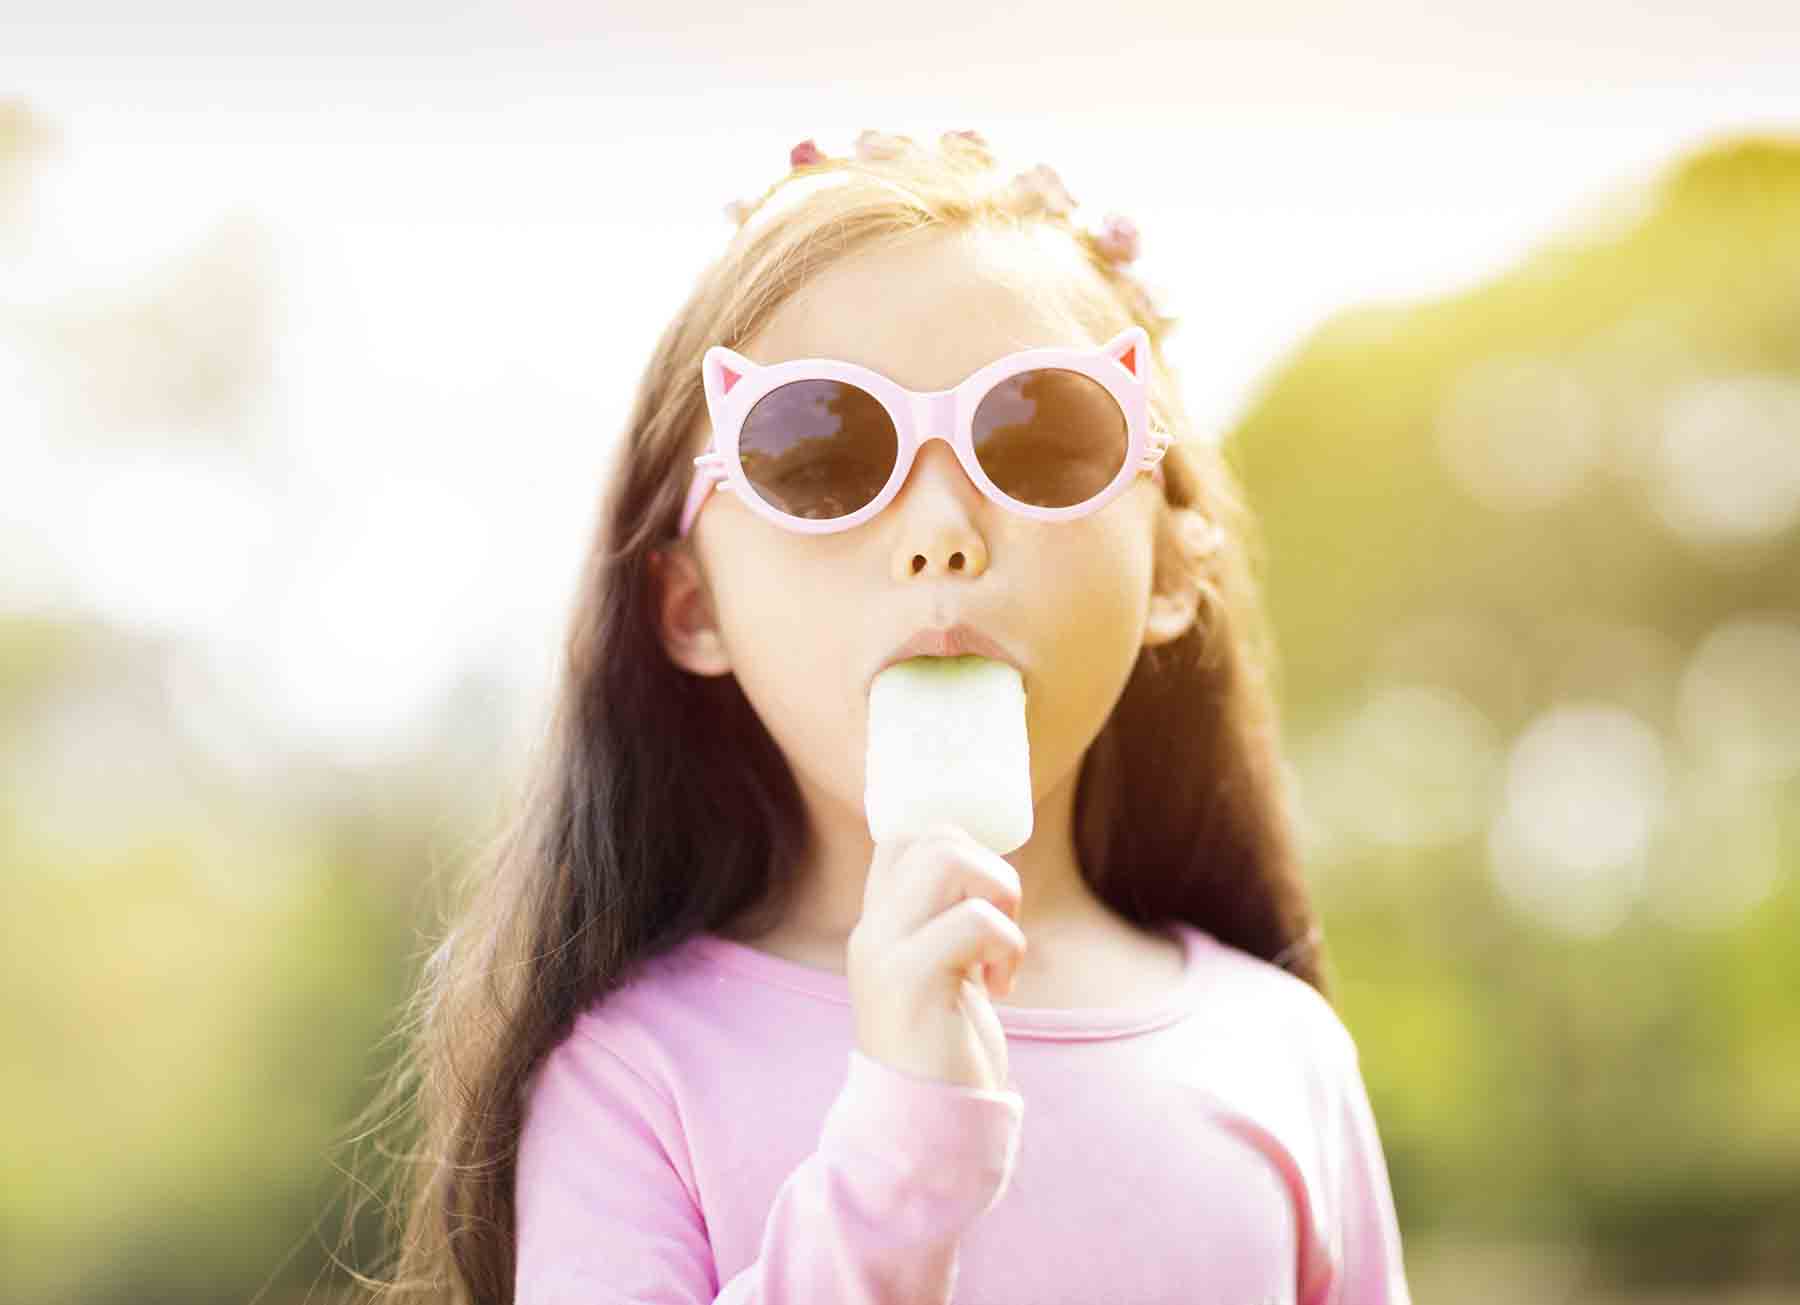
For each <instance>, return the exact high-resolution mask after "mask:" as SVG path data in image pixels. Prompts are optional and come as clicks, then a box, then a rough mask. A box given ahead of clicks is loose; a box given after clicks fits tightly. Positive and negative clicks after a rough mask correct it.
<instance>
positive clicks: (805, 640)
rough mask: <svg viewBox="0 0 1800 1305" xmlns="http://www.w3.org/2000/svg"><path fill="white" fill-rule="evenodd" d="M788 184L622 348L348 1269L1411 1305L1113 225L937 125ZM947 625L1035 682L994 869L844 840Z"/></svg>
mask: <svg viewBox="0 0 1800 1305" xmlns="http://www.w3.org/2000/svg"><path fill="white" fill-rule="evenodd" d="M789 161H790V173H789V176H787V177H785V178H783V179H782V180H781V181H778V182H777V183H776V184H775V185H773V186H771V187H770V188H769V190H768V191H767V192H765V194H764V195H763V197H762V199H761V200H760V201H759V202H758V203H756V204H754V205H741V204H738V205H733V206H732V207H731V210H730V211H731V212H732V214H733V216H735V217H736V218H737V219H738V221H739V223H740V229H739V231H738V233H737V236H736V238H735V239H734V240H733V241H732V243H731V244H730V246H729V247H728V248H727V249H726V251H725V253H724V255H723V257H722V258H721V259H719V260H718V261H717V262H716V263H714V264H713V265H712V266H710V267H708V268H707V269H706V270H705V271H704V273H703V274H702V276H701V278H700V281H699V283H698V285H697V286H696V287H695V289H694V292H693V294H692V295H691V296H690V298H689V300H688V302H687V303H686V304H685V305H684V306H683V307H682V309H681V311H680V312H679V313H678V314H677V315H676V316H675V318H674V320H673V321H672V322H671V323H670V325H669V326H668V327H667V329H666V330H665V331H664V333H663V335H662V337H661V339H660V340H659V342H658V344H657V346H656V349H655V352H654V353H653V355H652V356H651V358H650V362H649V366H648V369H647V371H646V373H645V376H644V378H643V381H642V384H641V386H640V388H639V391H638V395H637V399H636V403H635V406H634V408H633V410H632V413H631V418H630V424H629V427H628V429H627V431H626V433H625V439H624V440H623V442H622V444H621V446H620V455H619V462H618V464H617V467H616V472H615V474H614V476H613V478H612V479H611V481H610V482H609V485H608V488H607V492H606V497H605V500H604V503H603V511H602V514H601V519H600V523H599V530H598V533H597V536H596V539H595V542H594V545H593V548H592V551H591V554H590V556H589V559H588V563H587V567H586V573H585V576H584V580H583V583H582V585H581V588H580V603H579V606H578V608H577V610H576V612H575V616H574V622H573V628H572V630H571V632H570V634H569V639H568V645H567V657H568V662H567V673H566V676H565V678H564V680H563V682H562V685H561V692H560V695H559V698H558V700H557V707H556V712H555V716H554V721H553V726H552V737H551V739H550V741H549V745H548V749H547V751H546V752H545V753H544V755H543V756H542V758H541V763H540V765H539V767H538V769H537V771H536V772H535V778H534V783H533V784H532V786H531V787H530V788H529V789H528V792H527V796H526V800H525V801H524V802H523V804H522V806H521V809H520V814H519V817H518V820H517V823H516V825H515V827H514V828H513V829H512V830H511V832H510V833H509V834H508V836H507V837H506V839H505V840H504V842H503V843H502V845H501V846H500V847H499V849H498V853H497V855H496V856H495V857H494V858H493V861H492V866H491V869H489V870H488V872H487V873H485V874H484V875H483V876H482V877H481V878H480V879H479V880H477V881H476V892H475V895H474V897H473V899H472V902H471V904H470V905H469V907H468V908H467V910H466V913H465V914H464V916H463V917H462V919H461V920H460V921H458V923H457V924H456V926H455V927H454V928H453V929H452V930H451V931H450V932H449V935H448V937H447V938H446V939H445V941H444V942H443V945H442V946H440V947H439V948H438V950H437V952H436V953H435V955H434V956H433V958H432V963H431V964H430V965H429V966H428V967H427V971H426V975H425V979H424V982H423V984H422V985H421V987H420V989H419V991H418V993H417V994H416V997H415V1004H414V1007H413V1012H412V1014H413V1018H412V1020H411V1021H409V1022H410V1023H411V1024H412V1025H413V1026H414V1027H413V1028H412V1030H411V1032H412V1034H413V1045H412V1048H411V1055H410V1056H409V1058H408V1059H407V1060H406V1061H403V1062H402V1066H401V1071H402V1072H401V1073H400V1075H399V1076H397V1078H396V1080H395V1081H394V1082H393V1083H392V1084H391V1085H390V1096H392V1097H398V1096H399V1095H401V1094H402V1093H408V1094H410V1093H413V1092H416V1099H412V1100H409V1101H407V1102H405V1103H403V1104H405V1105H408V1106H410V1107H411V1108H412V1109H413V1110H415V1111H416V1117H417V1120H418V1121H419V1122H420V1123H421V1124H422V1126H423V1130H424V1136H423V1144H422V1145H421V1146H420V1147H418V1148H417V1149H416V1150H414V1151H412V1152H411V1153H410V1154H406V1155H403V1156H402V1157H401V1159H402V1160H404V1161H405V1162H407V1163H408V1164H409V1165H410V1171H409V1177H410V1185H411V1200H410V1202H409V1205H408V1207H407V1211H406V1217H405V1220H404V1223H403V1224H397V1225H396V1228H395V1232H396V1234H397V1236H396V1243H397V1246H398V1273H397V1274H396V1276H395V1277H394V1279H392V1280H391V1281H387V1282H384V1283H378V1282H376V1281H374V1280H371V1279H366V1278H365V1279H362V1281H363V1282H365V1283H367V1284H368V1285H370V1286H371V1287H376V1288H378V1289H381V1290H382V1291H383V1292H385V1294H386V1295H387V1296H390V1297H393V1296H404V1297H408V1298H416V1299H429V1300H441V1301H451V1300H456V1301H480V1302H505V1301H514V1300H516V1301H518V1302H519V1303H520V1305H562V1303H567V1305H577V1303H580V1305H615V1303H622V1302H628V1301H629V1302H643V1303H645V1305H648V1303H650V1302H661V1303H666V1305H676V1303H677V1302H680V1303H681V1305H698V1303H699V1302H707V1301H715V1300H717V1301H730V1302H746V1303H747V1302H760V1303H762V1305H798V1303H800V1302H808V1303H811V1302H818V1303H820V1305H849V1303H853V1302H884V1303H887V1302H891V1303H893V1305H901V1303H905V1305H915V1303H919V1302H945V1301H951V1300H956V1301H965V1302H971V1303H972V1305H1011V1303H1013V1302H1018V1303H1020V1305H1025V1303H1027V1302H1028V1303H1030V1305H1049V1303H1050V1302H1059V1301H1071V1302H1088V1303H1092V1302H1119V1303H1121V1305H1147V1303H1149V1302H1160V1301H1170V1302H1173V1301H1182V1302H1192V1301H1208V1302H1220V1303H1221V1305H1253V1303H1261V1302H1283V1303H1289V1305H1319V1303H1321V1302H1341V1303H1343V1305H1351V1303H1354V1305H1374V1303H1376V1302H1407V1301H1408V1299H1409V1298H1408V1292H1407V1286H1406V1281H1405V1275H1404V1271H1403V1266H1402V1261H1401V1247H1400V1240H1399V1233H1398V1228H1397V1224H1396V1219H1395V1213H1394V1206H1393V1202H1392V1197H1391V1193H1390V1190H1389V1186H1388V1177H1387V1171H1386V1166H1385V1162H1384V1159H1383V1156H1382V1152H1381V1147H1380V1143H1379V1140H1378V1137H1377V1132H1376V1127H1375V1122H1374V1120H1373V1118H1372V1116H1371V1113H1370V1108H1369V1102H1368V1099H1367V1097H1366V1095H1365V1092H1364V1088H1363V1083H1362V1079H1361V1076H1360V1072H1359V1069H1358V1065H1357V1055H1356V1047H1355V1044H1354V1042H1353V1041H1352V1039H1351V1037H1350V1035H1349V1033H1348V1031H1347V1030H1346V1029H1345V1027H1344V1025H1343V1024H1342V1023H1341V1022H1340V1021H1339V1019H1338V1017H1337V1015H1336V1014H1335V1012H1334V1010H1333V1008H1332V1006H1331V1005H1330V1003H1329V1000H1328V996H1329V994H1328V993H1327V989H1326V983H1325V978H1324V973H1323V969H1324V966H1323V950H1322V948H1321V947H1320V946H1319V943H1320V939H1321V935H1320V931H1319V929H1318V928H1317V926H1316V923H1315V921H1314V918H1313V913H1312V908H1311V905H1310V903H1309V899H1308V895H1307V891H1306V888H1305V885H1304V883H1303V880H1302V878H1301V875H1300V871H1299V867H1298V865H1297V863H1296V858H1295V852H1294V843H1293V837H1292V832H1291V825H1290V816H1289V813H1288V810H1287V807H1286V800H1285V794H1284V791H1283V787H1282V779H1281V768H1280V760H1279V756H1278V752H1277V745H1276V727H1275V723H1274V721H1275V718H1274V712H1273V708H1272V704H1271V695H1270V690H1269V687H1268V684H1267V681H1266V678H1265V671H1264V662H1265V659H1266V656H1267V653H1266V651H1265V650H1266V643H1267V640H1266V635H1265V633H1264V631H1263V628H1262V625H1261V621H1262V618H1261V615H1260V609H1259V606H1258V604H1257V601H1256V598H1255V593H1254V590H1253V588H1252V583H1251V580H1250V578H1249V576H1250V561H1249V557H1248V553H1247V548H1248V545H1249V542H1250V535H1249V530H1250V521H1249V517H1248V513H1247V511H1246V509H1245V508H1244V507H1243V505H1242V501H1241V499H1240V497H1239V496H1238V493H1237V491H1236V488H1235V486H1234V484H1233V481H1232V478H1231V476H1230V474H1229V473H1228V471H1227V469H1226V467H1225V465H1224V464H1223V462H1222V461H1221V460H1220V458H1219V456H1218V454H1217V452H1216V451H1215V450H1214V449H1213V448H1212V447H1211V446H1210V445H1208V444H1207V443H1205V442H1202V441H1196V440H1194V439H1192V438H1190V436H1189V434H1188V427H1187V423H1186V421H1185V419H1184V417H1183V415H1182V410H1181V405H1180V403H1179V399H1178V396H1177V393H1176V389H1175V386H1174V384H1173V382H1172V381H1171V379H1170V376H1169V373H1168V371H1167V369H1166V366H1165V364H1164V361H1163V359H1162V356H1161V352H1160V341H1161V339H1162V337H1163V335H1164V334H1165V333H1166V331H1167V329H1168V327H1169V326H1170V325H1171V323H1172V321H1173V319H1171V318H1166V317H1163V316H1161V315H1160V314H1159V313H1158V312H1157V311H1156V310H1155V308H1154V306H1153V304H1152V302H1151V300H1150V298H1149V296H1148V295H1147V294H1146V293H1145V292H1144V290H1143V288H1142V287H1141V285H1140V284H1139V283H1138V282H1137V281H1136V280H1135V278H1134V277H1133V276H1132V275H1131V274H1130V272H1129V271H1128V270H1127V267H1126V265H1127V264H1128V263H1129V262H1130V261H1131V260H1132V258H1133V257H1134V255H1135V253H1136V232H1135V230H1134V229H1133V228H1132V226H1131V224H1130V223H1129V222H1128V221H1126V220H1124V219H1122V218H1118V217H1113V218H1111V219H1109V221H1108V222H1107V223H1106V225H1105V227H1104V229H1103V230H1101V231H1099V232H1093V231H1088V230H1085V229H1080V228H1078V227H1077V226H1076V225H1075V224H1074V222H1073V221H1072V220H1071V213H1072V210H1073V208H1074V202H1073V201H1072V200H1071V199H1070V198H1069V196H1068V195H1067V193H1066V192H1065V191H1064V190H1063V189H1062V187H1061V186H1060V184H1058V183H1057V180H1056V177H1055V174H1054V173H1052V172H1051V171H1050V170H1049V169H1048V168H1046V167H1043V166H1039V167H1038V168H1035V169H1033V170H1031V171H1029V172H1026V173H1023V174H1021V175H1019V176H1018V177H1015V178H1013V179H1012V180H1011V181H1010V182H1008V183H1007V184H1005V185H994V184H992V180H991V173H992V163H993V160H992V156H991V155H990V154H989V152H988V150H987V148H986V145H985V142H984V141H982V139H981V138H980V136H979V135H977V134H976V133H974V132H952V133H947V134H946V135H945V136H944V137H943V138H942V139H941V141H940V142H939V144H938V145H937V147H935V148H921V147H918V146H916V145H915V144H914V143H913V142H912V141H911V140H909V139H907V138H905V137H898V136H883V135H881V134H879V133H875V132H865V133H864V134H863V136H862V138H861V139H859V141H858V142H857V147H856V150H855V152H854V155H853V156H852V157H845V158H833V157H828V156H826V155H824V154H822V153H821V152H819V150H818V149H817V147H816V146H814V144H813V143H812V142H810V141H808V142H805V143H803V144H802V145H801V146H799V147H796V149H795V150H794V152H793V154H792V155H791V156H790V160H789ZM714 346H721V347H719V348H715V347H714ZM1042 350H1051V351H1055V357H1056V359H1057V366H1056V367H1055V368H1045V367H1042V366H1038V365H1036V364H1037V363H1038V362H1040V361H1041V360H1042V359H1043V358H1044V357H1045V356H1046V355H1044V354H1041V353H1036V352H1034V351H1042ZM822 360H823V362H822ZM781 364H793V365H792V366H788V367H786V368H785V369H783V370H782V371H781V372H779V373H776V374H775V375H774V376H773V377H771V376H765V375H764V374H763V373H764V371H765V369H772V368H775V367H778V366H780V365H781ZM735 385H748V386H749V387H750V388H749V389H747V390H746V391H744V394H743V395H740V396H739V399H740V402H739V403H737V404H735V405H734V404H732V403H731V402H730V399H729V396H730V391H731V388H732V387H733V386H735ZM953 388H954V389H957V390H958V394H959V396H960V397H961V399H962V400H963V401H962V402H957V403H953V402H952V401H951V400H950V399H949V398H948V397H946V392H947V391H950V390H952V389H953ZM908 391H911V392H912V393H911V394H908ZM751 394H755V395H759V396H761V397H760V398H759V401H758V402H757V403H755V404H747V403H745V402H743V401H742V400H743V398H744V395H751ZM1171 432H1172V434H1171ZM909 433H910V435H911V436H913V437H916V439H917V440H918V441H919V442H918V443H917V445H916V451H915V448H914V444H913V442H912V439H911V438H909ZM801 437H804V438H801ZM940 437H941V438H940ZM727 449H729V450H731V452H732V454H733V458H732V459H728V458H727V456H726V450H727ZM1165 449H1166V456H1164V450H1165ZM1140 473H1141V474H1140ZM978 477H979V478H978ZM984 481H985V482H986V483H983V482H984ZM857 514H860V515H857ZM853 515H854V516H856V519H855V520H853V521H847V518H849V517H851V516H853ZM953 624H962V625H965V626H968V627H971V628H973V629H975V630H977V631H979V632H981V633H982V634H984V635H986V636H987V637H988V638H989V639H990V640H992V643H991V644H989V645H986V647H987V650H988V651H989V652H990V653H991V654H992V655H995V656H1000V657H1004V658H1005V659H1007V660H1011V661H1012V662H1013V663H1014V664H1015V665H1016V666H1018V667H1019V668H1020V671H1021V675H1022V679H1023V683H1024V686H1025V689H1026V696H1027V722H1028V728H1029V737H1030V743H1031V746H1030V756H1031V772H1032V773H1031V788H1032V794H1033V802H1034V806H1035V823H1034V828H1033V831H1032V834H1031V836H1030V838H1029V840H1028V841H1027V842H1026V843H1025V844H1024V845H1023V846H1021V847H1019V848H1018V849H1016V850H1015V851H1014V852H1012V853H1011V854H1009V855H1007V856H1004V857H1003V856H1000V855H997V854H996V853H994V852H992V851H989V850H988V849H987V848H984V847H982V846H981V845H980V844H978V843H976V842H975V841H974V840H973V839H972V838H970V837H969V836H968V835H967V834H966V833H964V832H963V831H962V830H960V829H957V828H955V827H942V828H939V829H936V830H934V831H932V832H931V833H930V834H928V835H926V836H923V837H917V838H906V839H900V840H896V841H894V842H892V843H885V844H882V845H880V846H877V845H875V844H873V843H872V842H871V839H870V834H869V829H868V825H867V823H866V820H865V815H864V808H863V769H862V767H863V758H864V755H865V748H866V746H867V739H866V728H865V727H866V719H867V711H868V701H867V700H868V689H869V684H870V681H871V679H872V677H873V676H874V675H875V674H876V673H877V672H878V671H879V670H880V669H881V667H882V666H883V665H884V664H885V663H886V662H887V661H888V660H889V659H890V657H891V656H892V654H894V653H895V651H896V648H897V645H899V644H901V642H902V641H903V640H905V639H907V637H908V636H909V635H912V634H913V633H914V632H915V631H917V630H919V629H921V628H922V627H923V628H926V629H928V630H936V629H940V628H942V627H948V626H951V625H953ZM938 650H939V651H946V652H947V651H955V650H956V646H955V645H951V644H943V645H940V646H939V648H938ZM386 1104H387V1103H385V1102H377V1103H376V1106H375V1109H377V1110H380V1109H382V1108H384V1106H385V1105H386Z"/></svg>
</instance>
